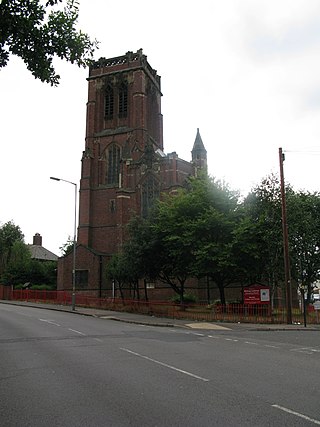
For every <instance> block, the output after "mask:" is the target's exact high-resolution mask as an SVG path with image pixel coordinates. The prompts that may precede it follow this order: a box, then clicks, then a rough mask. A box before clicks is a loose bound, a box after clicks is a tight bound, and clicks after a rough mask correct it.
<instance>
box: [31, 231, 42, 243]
mask: <svg viewBox="0 0 320 427" xmlns="http://www.w3.org/2000/svg"><path fill="white" fill-rule="evenodd" d="M33 244H34V245H37V246H42V236H41V234H39V233H36V234H35V235H34V236H33Z"/></svg>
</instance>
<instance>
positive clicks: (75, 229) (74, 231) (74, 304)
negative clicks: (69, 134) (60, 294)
mask: <svg viewBox="0 0 320 427" xmlns="http://www.w3.org/2000/svg"><path fill="white" fill-rule="evenodd" d="M50 179H53V180H54V181H63V182H67V183H68V184H72V185H74V230H73V267H72V310H73V311H74V310H75V309H76V237H77V236H76V233H77V184H76V183H75V182H71V181H67V180H66V179H62V178H56V177H54V176H50Z"/></svg>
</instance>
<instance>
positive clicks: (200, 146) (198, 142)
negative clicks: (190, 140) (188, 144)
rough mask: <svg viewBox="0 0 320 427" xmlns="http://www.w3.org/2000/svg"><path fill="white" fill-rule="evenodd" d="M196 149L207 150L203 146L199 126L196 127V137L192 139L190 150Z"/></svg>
mask: <svg viewBox="0 0 320 427" xmlns="http://www.w3.org/2000/svg"><path fill="white" fill-rule="evenodd" d="M196 150H197V151H198V150H204V151H205V152H207V150H206V149H205V146H204V144H203V142H202V139H201V135H200V132H199V128H197V135H196V139H195V141H194V144H193V148H192V151H196Z"/></svg>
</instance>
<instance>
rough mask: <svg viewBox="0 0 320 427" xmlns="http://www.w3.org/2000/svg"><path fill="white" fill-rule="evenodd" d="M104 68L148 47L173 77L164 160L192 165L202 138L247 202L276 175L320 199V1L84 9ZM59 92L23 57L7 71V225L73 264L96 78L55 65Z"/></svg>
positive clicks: (90, 1) (3, 81) (1, 114)
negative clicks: (172, 156)
mask: <svg viewBox="0 0 320 427" xmlns="http://www.w3.org/2000/svg"><path fill="white" fill-rule="evenodd" d="M79 29H81V30H82V31H84V32H87V33H89V34H90V36H91V38H96V39H97V40H99V42H100V45H99V50H98V51H96V53H95V58H96V59H99V58H100V57H105V58H111V57H115V56H121V55H124V54H125V53H126V52H128V51H133V52H136V51H137V50H138V49H140V48H142V49H143V53H144V54H145V55H147V58H148V62H149V64H150V65H151V66H152V68H154V69H156V70H157V72H158V75H160V76H161V85H162V93H163V97H162V114H163V124H164V151H165V152H166V153H169V152H172V151H176V152H177V153H178V155H179V157H181V158H183V159H185V160H191V149H192V146H193V143H194V140H195V137H196V133H197V128H199V130H200V134H201V137H202V140H203V143H204V145H205V147H206V149H207V156H208V169H209V173H210V175H211V176H214V177H216V178H218V179H221V180H225V181H226V182H227V183H229V186H230V188H232V189H234V190H239V191H240V193H241V194H242V195H243V196H245V195H246V194H247V193H248V192H249V191H250V190H251V189H252V188H253V187H254V186H256V185H258V184H259V183H260V182H261V180H262V179H263V178H264V177H266V176H267V175H269V174H271V173H279V147H282V149H283V151H284V152H285V158H286V160H285V162H284V175H285V181H286V183H290V184H291V185H292V186H293V187H294V188H295V189H296V190H297V191H298V190H300V189H301V190H304V191H310V192H315V191H320V184H319V180H318V173H319V166H318V165H319V160H320V1H319V0H267V1H266V0H199V1H197V2H196V1H190V0H184V1H182V0H181V1H179V0H177V1H175V2H173V1H167V0H164V1H162V2H153V1H152V0H136V1H132V0H130V1H129V0H122V1H121V2H117V1H113V2H111V1H108V0H106V1H101V0H100V1H99V0H80V16H79ZM54 64H55V67H56V70H57V72H58V73H59V74H60V76H61V83H60V85H59V86H58V87H51V86H50V85H48V84H46V83H42V82H40V81H38V80H36V79H34V77H33V76H32V75H31V73H30V72H29V71H28V70H27V69H26V67H25V65H24V63H23V62H22V61H21V60H20V59H19V58H16V57H13V56H12V57H11V58H10V61H9V64H8V66H7V67H5V68H3V69H2V70H1V71H0V135H1V156H0V183H1V208H0V225H3V224H4V223H6V222H7V221H13V222H14V223H15V224H16V225H18V226H20V228H21V230H22V232H23V233H24V235H25V242H26V243H32V238H33V235H34V234H35V233H40V234H41V235H42V239H43V240H42V242H43V246H44V247H45V248H47V249H49V250H50V251H52V252H54V253H56V254H57V255H61V252H60V249H59V248H60V247H61V246H62V245H63V244H64V243H66V242H67V240H68V237H69V236H73V229H74V205H75V198H74V186H73V185H70V184H68V183H65V182H62V181H60V182H57V181H52V180H50V176H56V177H59V178H62V179H65V180H68V181H71V182H75V183H77V184H78V185H79V181H80V174H81V156H82V151H83V150H84V138H85V125H86V123H85V121H86V101H87V81H86V78H87V77H88V70H87V69H81V68H78V67H77V66H76V65H71V64H68V63H65V62H62V61H60V60H57V61H55V63H54Z"/></svg>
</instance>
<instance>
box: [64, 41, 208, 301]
mask: <svg viewBox="0 0 320 427" xmlns="http://www.w3.org/2000/svg"><path fill="white" fill-rule="evenodd" d="M88 86H89V88H88V102H87V127H86V138H85V150H84V151H83V155H82V171H81V181H80V196H79V225H78V239H77V261H76V286H77V289H78V290H79V289H90V290H92V291H96V294H97V295H98V296H101V295H108V294H109V293H108V292H110V289H111V285H110V284H109V283H107V280H106V277H105V276H106V275H105V267H106V264H107V262H108V260H109V259H110V258H111V256H112V255H113V254H114V253H117V252H118V251H119V249H120V248H121V245H122V243H123V241H124V239H125V227H126V224H127V223H128V221H129V220H130V218H131V217H132V215H133V214H138V215H142V216H145V215H146V214H147V211H148V209H149V207H150V206H151V205H152V203H153V200H154V199H155V198H159V197H160V194H161V193H168V192H170V191H172V190H174V189H175V188H177V187H179V186H182V185H183V184H184V182H185V180H186V178H187V177H188V176H190V175H195V174H196V171H197V169H199V168H201V169H203V168H206V167H207V153H206V150H205V147H204V145H203V142H202V140H201V136H200V133H199V129H198V131H197V135H196V139H195V142H194V146H193V149H192V152H191V153H192V161H191V162H187V161H185V160H182V159H180V158H179V157H178V155H177V154H176V153H175V152H173V153H170V154H165V153H164V151H163V128H162V114H161V96H162V94H161V86H160V76H158V75H157V72H156V70H154V69H152V68H151V66H150V65H149V63H148V62H147V57H146V56H145V55H144V54H143V52H142V49H140V50H138V51H137V52H136V53H133V52H127V54H126V55H123V56H119V57H116V58H110V59H105V58H101V59H100V60H98V61H96V62H95V63H94V64H93V65H92V66H91V67H90V70H89V77H88ZM71 285H72V256H71V255H69V256H66V257H64V258H60V259H59V264H58V289H70V288H71Z"/></svg>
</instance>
